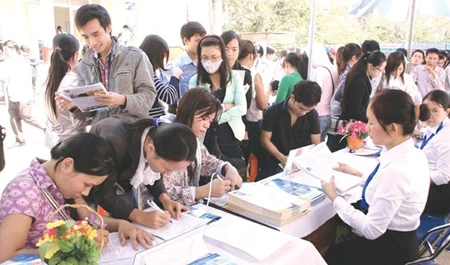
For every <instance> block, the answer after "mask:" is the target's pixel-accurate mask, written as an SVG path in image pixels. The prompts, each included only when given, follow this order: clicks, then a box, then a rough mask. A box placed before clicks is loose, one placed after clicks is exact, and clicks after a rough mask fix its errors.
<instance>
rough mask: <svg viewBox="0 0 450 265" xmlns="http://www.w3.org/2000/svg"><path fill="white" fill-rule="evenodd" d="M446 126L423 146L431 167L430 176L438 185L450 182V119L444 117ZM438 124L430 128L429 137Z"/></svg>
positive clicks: (434, 131)
mask: <svg viewBox="0 0 450 265" xmlns="http://www.w3.org/2000/svg"><path fill="white" fill-rule="evenodd" d="M443 125H444V127H443V128H442V129H441V130H440V131H439V133H438V134H436V135H435V136H434V137H433V138H432V139H431V140H430V141H429V142H428V143H427V145H426V146H425V147H424V148H423V152H424V153H425V155H426V156H427V159H428V166H429V167H430V178H431V180H432V181H433V182H434V183H435V184H436V185H444V184H447V183H449V182H450V120H449V119H448V118H445V119H444V124H443ZM438 127H439V125H438V126H435V127H434V128H430V130H429V133H426V134H425V135H427V137H429V135H431V133H436V130H437V128H438Z"/></svg>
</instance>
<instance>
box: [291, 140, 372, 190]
mask: <svg viewBox="0 0 450 265" xmlns="http://www.w3.org/2000/svg"><path fill="white" fill-rule="evenodd" d="M293 164H294V165H296V166H297V167H298V168H300V169H301V171H300V173H298V174H297V175H298V176H302V174H303V173H307V174H309V175H311V176H313V177H314V178H316V179H317V181H316V184H315V185H313V184H309V183H305V184H308V185H312V186H316V187H317V186H318V187H321V186H322V185H321V184H320V182H321V181H325V182H329V181H330V179H331V176H334V178H335V183H336V188H337V190H338V192H339V193H343V192H346V191H348V190H350V189H352V188H354V187H356V186H359V185H361V184H362V183H363V182H364V180H363V179H362V178H360V177H357V176H353V175H349V174H346V173H343V172H340V171H336V170H333V168H335V167H338V166H339V163H338V162H337V160H336V159H335V157H334V156H333V154H332V153H331V151H330V149H328V147H327V145H326V144H325V143H323V142H322V143H320V144H318V145H316V146H314V147H313V148H310V149H308V150H305V151H303V153H302V155H301V156H298V157H295V158H294V160H293ZM300 183H303V182H300Z"/></svg>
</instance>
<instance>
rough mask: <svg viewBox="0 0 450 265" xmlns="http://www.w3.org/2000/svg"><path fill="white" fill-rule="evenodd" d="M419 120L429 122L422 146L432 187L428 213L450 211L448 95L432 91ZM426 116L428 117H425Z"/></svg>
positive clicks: (426, 98) (427, 207)
mask: <svg viewBox="0 0 450 265" xmlns="http://www.w3.org/2000/svg"><path fill="white" fill-rule="evenodd" d="M423 103H424V104H423V105H422V106H424V107H423V110H422V111H421V114H422V115H421V117H420V120H422V121H426V125H427V127H426V128H425V134H424V140H423V141H422V143H421V144H420V146H419V147H420V149H422V150H423V152H424V153H425V155H426V156H427V158H428V166H429V167H430V179H431V186H430V192H429V195H428V201H427V205H426V206H425V213H430V214H448V213H449V212H450V203H449V202H450V184H449V182H450V121H449V119H448V117H447V116H448V114H449V111H450V110H449V96H448V95H447V93H445V92H444V91H442V90H433V91H431V92H430V93H428V94H427V95H426V96H425V97H424V98H423ZM424 114H425V115H424Z"/></svg>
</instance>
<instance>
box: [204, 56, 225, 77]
mask: <svg viewBox="0 0 450 265" xmlns="http://www.w3.org/2000/svg"><path fill="white" fill-rule="evenodd" d="M222 61H223V60H222V59H220V60H219V61H217V62H211V61H209V60H208V61H202V65H203V68H205V70H206V72H208V73H209V74H214V73H215V72H217V70H219V68H220V66H221V65H222Z"/></svg>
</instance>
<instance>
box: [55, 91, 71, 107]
mask: <svg viewBox="0 0 450 265" xmlns="http://www.w3.org/2000/svg"><path fill="white" fill-rule="evenodd" d="M55 102H56V106H57V107H58V108H59V109H60V110H63V111H69V110H70V109H72V108H75V107H76V105H75V103H73V102H72V101H70V100H68V99H67V98H65V97H63V96H62V95H61V94H60V93H59V92H56V93H55Z"/></svg>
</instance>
